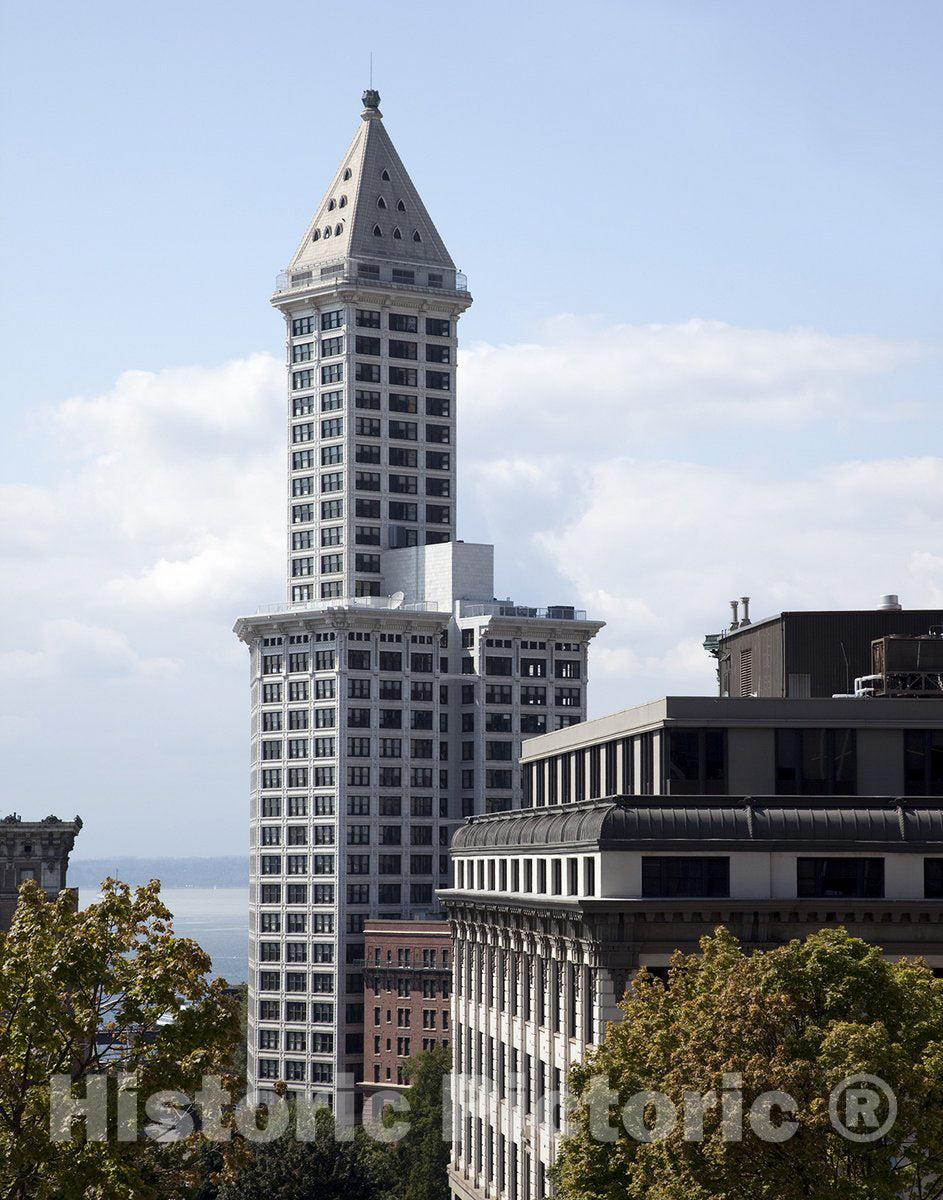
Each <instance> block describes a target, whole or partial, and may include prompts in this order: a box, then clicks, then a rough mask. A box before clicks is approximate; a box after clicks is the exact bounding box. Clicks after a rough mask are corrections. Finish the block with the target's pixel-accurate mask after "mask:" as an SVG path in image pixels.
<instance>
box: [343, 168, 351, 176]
mask: <svg viewBox="0 0 943 1200" xmlns="http://www.w3.org/2000/svg"><path fill="white" fill-rule="evenodd" d="M350 175H351V171H350V167H347V168H346V169H345V170H344V178H345V179H350Z"/></svg>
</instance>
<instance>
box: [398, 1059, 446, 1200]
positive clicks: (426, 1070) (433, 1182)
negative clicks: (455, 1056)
mask: <svg viewBox="0 0 943 1200" xmlns="http://www.w3.org/2000/svg"><path fill="white" fill-rule="evenodd" d="M451 1070H452V1054H451V1051H449V1050H447V1049H446V1048H445V1047H444V1046H436V1047H435V1049H434V1050H427V1051H425V1052H424V1053H422V1054H419V1055H417V1056H416V1058H413V1059H410V1061H409V1062H408V1063H407V1064H406V1066H405V1067H404V1069H403V1073H404V1075H405V1076H406V1081H407V1083H408V1084H409V1088H408V1089H407V1091H406V1100H407V1101H408V1102H409V1112H408V1114H406V1115H405V1116H404V1117H403V1118H402V1119H404V1120H407V1121H408V1122H409V1132H408V1133H407V1134H406V1136H405V1137H404V1138H403V1139H402V1140H401V1141H400V1142H398V1143H397V1151H398V1157H399V1160H400V1166H401V1176H400V1177H401V1179H403V1180H405V1183H404V1184H400V1185H399V1186H398V1187H397V1189H396V1194H397V1196H398V1197H400V1198H401V1200H449V1181H448V1166H449V1152H450V1149H451V1146H450V1143H449V1142H448V1141H447V1140H446V1138H445V1137H444V1136H443V1128H442V1100H443V1084H444V1083H445V1081H446V1080H447V1079H448V1076H449V1073H450V1072H451Z"/></svg>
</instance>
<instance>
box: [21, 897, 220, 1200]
mask: <svg viewBox="0 0 943 1200" xmlns="http://www.w3.org/2000/svg"><path fill="white" fill-rule="evenodd" d="M159 892H160V884H159V883H158V882H157V881H151V883H149V884H148V885H147V886H145V887H142V888H138V889H137V890H136V891H134V892H133V893H132V891H131V889H130V888H128V887H127V885H125V884H123V883H118V882H116V881H114V880H110V879H109V880H105V882H104V883H103V884H102V899H101V901H100V902H99V903H97V904H93V905H90V906H89V907H88V908H86V909H85V910H84V911H83V912H77V911H75V907H74V898H73V896H72V895H71V894H69V893H63V894H62V895H61V896H60V897H59V898H58V900H56V901H53V902H50V901H48V900H47V899H46V898H45V896H44V894H43V892H42V891H41V890H40V888H39V887H38V886H37V885H36V884H34V883H27V884H24V885H23V887H22V888H21V889H20V893H19V902H18V904H17V908H16V911H15V914H14V918H13V923H12V926H11V929H10V931H9V933H8V934H6V935H0V1014H2V1015H0V1196H3V1197H4V1198H5V1200H27V1198H28V1200H79V1198H81V1200H99V1198H100V1200H105V1198H107V1200H132V1198H133V1200H146V1198H147V1197H151V1196H154V1197H161V1196H167V1195H184V1194H185V1193H186V1191H187V1190H188V1181H189V1177H190V1174H191V1172H190V1169H189V1168H190V1164H191V1161H192V1160H193V1159H194V1158H195V1154H196V1151H195V1148H194V1146H193V1144H192V1142H190V1143H189V1144H188V1142H186V1141H182V1142H180V1143H178V1144H177V1145H176V1146H164V1147H161V1148H157V1147H155V1145H154V1143H153V1142H152V1141H149V1140H143V1139H141V1138H137V1139H135V1137H134V1132H133V1129H132V1128H130V1125H131V1124H133V1119H132V1122H130V1123H129V1124H128V1126H127V1127H125V1128H123V1129H122V1133H123V1135H124V1137H125V1138H127V1139H128V1140H118V1138H117V1137H116V1134H117V1132H118V1129H117V1127H116V1108H115V1104H114V1099H115V1091H116V1089H115V1087H114V1080H113V1079H112V1086H111V1087H110V1089H109V1096H110V1121H109V1129H108V1133H109V1136H108V1137H107V1138H106V1139H105V1140H101V1141H97V1140H93V1141H87V1140H86V1139H85V1125H84V1122H83V1121H81V1120H77V1121H75V1122H74V1124H73V1131H72V1140H71V1141H68V1140H65V1141H52V1140H51V1138H50V1091H49V1080H50V1077H51V1076H53V1075H67V1076H69V1077H70V1078H71V1080H72V1082H73V1085H74V1094H75V1095H76V1096H77V1097H78V1098H84V1097H85V1095H86V1086H87V1084H88V1082H89V1078H90V1077H91V1076H92V1075H95V1074H97V1073H101V1072H107V1073H109V1074H110V1075H111V1076H112V1077H114V1076H115V1075H116V1074H117V1073H118V1072H119V1071H121V1072H127V1073H133V1074H135V1075H136V1099H137V1121H138V1128H143V1126H144V1125H146V1124H147V1122H148V1120H149V1118H148V1117H147V1116H146V1115H145V1113H144V1112H143V1105H144V1101H145V1099H146V1098H147V1097H148V1096H150V1095H151V1094H152V1093H154V1092H155V1091H159V1090H162V1089H171V1088H172V1089H180V1090H181V1091H183V1092H185V1093H187V1094H189V1095H192V1094H193V1093H194V1092H196V1091H197V1090H198V1089H199V1087H200V1081H201V1077H202V1076H203V1075H204V1074H220V1073H222V1068H223V1067H224V1065H225V1063H226V1062H227V1061H228V1060H229V1059H230V1058H231V1055H232V1051H233V1043H234V1038H235V1037H236V1036H237V1032H238V1025H237V1015H236V1009H237V1004H236V1002H235V1001H233V1000H231V999H230V998H229V997H227V996H226V995H225V994H224V988H225V984H224V983H223V982H222V981H221V980H217V981H214V982H209V981H208V980H207V979H206V972H207V971H208V970H209V968H210V965H211V964H210V960H209V958H208V956H207V955H206V954H205V953H204V952H203V951H202V950H201V949H200V947H199V946H197V945H196V943H195V942H192V941H190V940H188V939H185V938H177V937H175V936H174V934H173V929H172V926H171V914H170V912H169V911H168V909H167V908H166V907H165V906H164V905H163V904H162V903H161V901H160V896H159ZM130 1095H132V1096H133V1095H134V1093H133V1092H132V1093H130ZM134 1107H135V1106H134V1104H133V1103H132V1104H131V1105H130V1108H131V1110H132V1111H133V1110H134Z"/></svg>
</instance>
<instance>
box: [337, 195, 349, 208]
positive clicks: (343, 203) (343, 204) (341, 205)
mask: <svg viewBox="0 0 943 1200" xmlns="http://www.w3.org/2000/svg"><path fill="white" fill-rule="evenodd" d="M337 207H338V208H346V207H347V197H346V196H341V198H340V200H338V202H337Z"/></svg>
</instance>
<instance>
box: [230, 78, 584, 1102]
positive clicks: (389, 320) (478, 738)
mask: <svg viewBox="0 0 943 1200" xmlns="http://www.w3.org/2000/svg"><path fill="white" fill-rule="evenodd" d="M378 105H379V97H378V95H377V93H376V92H373V91H369V92H366V93H365V95H364V109H363V113H362V120H361V122H360V124H359V126H358V129H357V132H356V134H355V136H354V139H353V141H352V143H351V145H350V147H349V149H348V150H347V152H346V154H345V155H344V156H343V158H342V160H341V163H340V166H339V167H338V169H337V171H336V172H335V174H334V177H333V179H332V181H331V183H330V186H329V187H328V189H327V191H326V193H325V195H324V198H323V200H322V202H321V204H320V206H319V208H318V210H317V212H316V214H315V217H314V219H313V220H312V221H311V223H310V225H309V226H308V228H307V230H306V231H305V234H304V237H303V238H302V241H301V243H300V245H299V247H298V249H297V251H296V252H295V255H294V257H293V259H292V260H291V263H290V266H289V268H288V270H287V271H285V272H284V273H283V274H281V275H280V276H279V277H278V281H277V285H276V292H275V295H274V296H273V298H272V303H273V304H274V305H275V307H276V308H277V309H278V310H279V312H280V313H282V315H283V316H284V319H285V328H286V343H285V344H286V375H287V381H288V420H287V434H288V437H287V442H288V445H287V462H286V466H287V480H288V484H287V487H288V494H287V497H286V518H287V529H288V554H287V575H288V591H287V597H286V599H285V600H284V601H282V602H280V603H276V604H272V605H268V606H265V607H264V608H262V609H260V610H259V611H258V613H257V614H256V615H254V616H251V617H245V618H243V619H241V620H239V621H238V622H237V623H236V627H235V628H236V633H237V634H238V636H239V637H240V638H241V639H242V640H243V641H244V642H245V643H246V645H247V646H248V648H249V650H250V689H251V788H250V805H251V864H250V924H249V929H250V934H249V938H250V943H249V1085H250V1089H252V1090H253V1092H254V1093H255V1094H257V1095H260V1096H262V1097H263V1098H264V1096H265V1094H266V1093H267V1091H268V1090H270V1088H271V1085H272V1084H273V1083H274V1082H276V1081H278V1080H283V1081H284V1082H285V1083H286V1084H287V1086H288V1088H289V1090H290V1091H292V1092H295V1093H297V1094H299V1095H302V1096H306V1097H314V1096H319V1097H320V1096H323V1097H324V1098H325V1099H327V1100H328V1101H332V1100H335V1099H337V1095H336V1093H337V1092H338V1089H340V1088H343V1090H344V1091H345V1093H347V1094H352V1093H353V1092H354V1091H355V1090H356V1085H357V1084H358V1083H359V1082H360V1081H361V1079H362V1074H363V1057H364V1034H365V1031H364V1021H363V1016H364V1014H363V988H364V957H365V950H364V945H365V943H364V926H365V923H366V922H367V921H368V920H371V919H381V920H404V919H405V920H410V919H415V918H417V917H422V918H425V917H430V916H435V915H436V914H437V912H439V911H441V910H440V908H439V905H438V901H437V899H436V889H437V888H439V887H442V886H447V885H448V883H449V880H450V861H449V855H448V846H449V842H450V839H451V835H452V833H453V832H454V830H455V829H456V828H457V826H458V825H459V824H460V823H461V820H462V818H463V817H465V816H468V815H470V814H473V813H478V812H485V811H500V810H504V809H508V808H510V807H511V806H512V804H513V803H514V801H515V797H516V796H519V794H520V767H519V765H518V759H519V754H520V746H521V742H522V740H523V739H525V738H527V737H530V736H532V735H534V734H541V733H544V732H547V731H552V730H555V729H560V728H562V727H564V726H568V725H570V724H573V723H575V722H578V721H581V720H583V719H584V718H585V716H586V682H587V646H588V643H589V641H590V639H591V638H592V637H593V636H594V634H595V633H596V632H597V631H598V629H599V628H600V623H599V622H594V621H588V620H586V614H585V613H584V612H581V611H579V610H577V609H575V608H574V607H572V606H569V605H550V606H548V607H544V608H538V607H535V606H534V607H532V606H524V605H519V604H515V603H514V602H513V601H511V600H500V599H497V598H496V596H495V589H494V581H493V549H492V547H491V546H486V545H479V544H472V543H466V542H463V541H459V540H456V530H457V525H456V519H455V517H456V473H455V454H456V449H457V447H456V437H455V429H456V423H455V422H456V348H457V328H456V327H457V322H458V319H459V317H460V316H461V315H462V313H463V312H464V311H465V310H466V309H467V308H468V306H469V304H470V303H471V297H470V295H469V293H468V291H467V287H466V282H465V278H464V276H463V275H462V274H461V273H460V272H458V271H457V270H456V268H455V265H454V263H453V262H452V259H451V258H450V256H449V254H448V252H447V250H446V249H445V246H444V244H443V242H442V239H441V238H440V237H439V234H438V233H437V231H436V228H435V226H434V225H433V224H432V220H431V218H430V217H429V214H428V213H427V212H426V210H425V207H424V206H423V203H422V201H421V199H420V198H419V194H418V192H417V191H416V188H415V187H414V186H413V183H412V182H411V180H410V178H409V176H408V174H407V173H406V170H405V168H404V166H403V164H402V162H401V161H400V158H399V156H398V154H397V153H396V150H395V149H394V147H393V145H392V143H391V141H390V139H389V136H388V134H387V133H386V130H385V128H384V126H383V122H382V119H381V115H380V111H379V107H378ZM370 1036H372V1033H371V1034H370ZM358 1094H359V1093H358Z"/></svg>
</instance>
